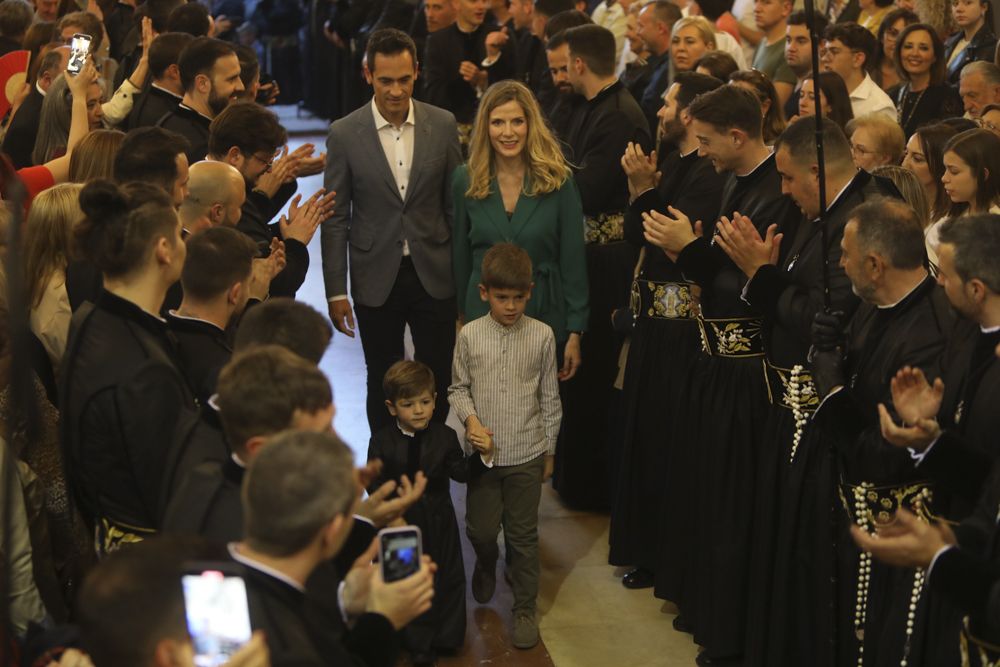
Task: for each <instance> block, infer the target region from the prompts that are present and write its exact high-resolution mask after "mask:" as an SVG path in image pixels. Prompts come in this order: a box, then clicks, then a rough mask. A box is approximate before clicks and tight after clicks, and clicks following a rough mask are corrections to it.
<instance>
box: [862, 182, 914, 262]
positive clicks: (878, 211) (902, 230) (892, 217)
mask: <svg viewBox="0 0 1000 667" xmlns="http://www.w3.org/2000/svg"><path fill="white" fill-rule="evenodd" d="M850 220H851V221H853V222H854V224H855V226H856V227H855V238H856V239H857V242H858V247H859V248H861V251H862V252H864V253H877V254H879V255H881V256H883V257H885V258H886V260H887V261H888V262H889V264H890V265H892V267H893V268H896V269H901V270H908V269H918V268H920V267H921V266H923V265H924V262H925V260H926V259H927V250H926V245H925V241H924V229H923V226H922V225H921V224H920V220H919V219H918V218H917V214H916V213H914V211H913V209H912V208H911V207H910V205H909V204H907V203H906V202H903V201H899V200H898V199H888V198H885V197H877V198H875V199H871V200H869V201H866V202H864V203H863V204H859V205H858V206H856V207H855V208H854V210H853V211H851V217H850Z"/></svg>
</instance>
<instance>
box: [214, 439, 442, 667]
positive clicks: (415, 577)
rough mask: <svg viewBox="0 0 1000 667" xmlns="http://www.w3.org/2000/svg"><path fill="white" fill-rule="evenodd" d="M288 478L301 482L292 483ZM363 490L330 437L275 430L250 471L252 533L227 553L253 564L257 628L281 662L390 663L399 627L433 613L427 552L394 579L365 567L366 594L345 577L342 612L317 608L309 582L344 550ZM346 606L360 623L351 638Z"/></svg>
mask: <svg viewBox="0 0 1000 667" xmlns="http://www.w3.org/2000/svg"><path fill="white" fill-rule="evenodd" d="M291 477H294V478H295V479H296V483H295V484H293V485H290V484H287V483H285V481H287V480H288V479H289V478H291ZM360 491H361V489H360V487H359V484H358V479H357V476H356V473H355V470H354V457H353V455H352V454H351V451H350V449H348V447H347V445H345V444H344V443H343V442H342V441H341V440H340V439H339V438H338V437H337V436H336V435H334V434H332V433H309V432H303V431H293V432H289V433H287V434H284V435H281V436H278V437H277V438H276V439H275V440H274V441H273V442H272V444H271V445H270V446H268V447H265V448H263V449H261V451H260V453H259V454H258V455H257V457H256V458H255V460H254V462H253V463H252V464H251V465H250V468H249V470H248V471H247V475H246V480H245V481H244V493H243V499H244V511H245V522H246V535H245V539H244V540H243V541H241V542H239V543H236V544H233V545H232V546H231V547H230V555H231V556H232V558H233V560H235V561H236V562H238V563H240V564H242V565H243V566H245V568H246V573H245V575H244V577H245V579H246V583H247V598H248V600H249V605H250V621H251V626H252V627H253V628H254V629H255V630H263V631H264V635H265V637H266V638H267V643H268V647H269V649H270V653H271V661H272V662H273V663H274V664H277V665H282V664H296V665H328V666H329V667H343V666H344V665H365V666H366V667H376V666H379V665H384V666H385V667H390V666H391V665H393V664H395V658H396V653H397V651H398V638H397V634H396V631H397V630H399V629H400V628H402V627H403V626H405V625H406V624H407V623H409V622H410V621H411V620H413V619H414V618H415V617H417V616H418V615H419V614H421V613H423V612H425V611H427V610H428V609H430V606H431V598H432V597H433V595H434V579H433V573H434V566H433V564H432V563H431V560H430V558H428V557H425V559H424V560H423V561H422V562H421V564H420V570H419V571H418V572H417V573H415V574H412V575H410V576H409V577H406V578H405V579H401V580H399V581H397V582H392V583H389V584H386V583H385V582H383V581H382V578H381V575H380V573H379V572H377V571H375V567H376V566H373V565H366V566H361V565H359V566H358V567H357V568H356V570H358V575H357V577H358V578H367V579H368V586H369V587H368V590H367V591H366V592H365V593H364V594H362V595H357V594H352V590H357V589H353V588H352V586H351V582H348V584H347V585H346V586H345V589H344V595H343V597H344V604H343V605H342V606H340V608H338V609H333V608H332V606H331V605H317V604H310V598H311V597H312V596H313V595H314V593H313V592H312V591H310V590H308V588H307V580H309V578H310V575H312V574H313V573H314V572H316V571H320V570H322V569H323V568H324V567H326V566H327V564H328V563H329V562H330V560H331V559H333V558H334V557H335V556H337V555H338V553H339V552H340V551H341V550H342V547H343V545H344V542H345V541H346V540H347V537H348V535H349V534H350V532H351V524H352V523H353V522H354V521H353V515H352V512H353V509H354V508H355V507H356V506H357V504H358V501H359V496H360ZM370 554H371V555H374V553H371V552H370ZM367 555H368V554H366V556H367ZM352 574H353V573H352ZM362 590H363V589H362ZM341 611H343V612H344V613H346V614H347V615H348V617H351V618H352V620H353V625H352V629H351V632H350V633H349V635H347V636H346V637H345V636H344V635H343V634H342V633H341V632H339V628H340V627H342V620H341V619H338V618H337V616H338V614H339V613H340V612H341ZM324 612H325V613H324Z"/></svg>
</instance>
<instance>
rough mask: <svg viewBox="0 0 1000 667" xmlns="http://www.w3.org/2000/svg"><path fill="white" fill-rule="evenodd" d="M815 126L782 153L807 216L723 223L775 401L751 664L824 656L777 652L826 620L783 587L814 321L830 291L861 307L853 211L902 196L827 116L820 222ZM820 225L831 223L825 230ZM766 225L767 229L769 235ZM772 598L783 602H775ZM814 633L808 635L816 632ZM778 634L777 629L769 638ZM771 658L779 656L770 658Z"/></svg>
mask: <svg viewBox="0 0 1000 667" xmlns="http://www.w3.org/2000/svg"><path fill="white" fill-rule="evenodd" d="M814 123H815V119H801V120H800V121H797V122H795V123H792V124H791V125H790V126H789V127H788V128H787V129H786V130H785V133H784V134H782V136H781V137H780V138H779V140H778V142H777V143H776V144H775V151H774V153H775V155H774V159H775V165H776V167H777V169H778V172H779V174H781V176H782V190H783V191H784V192H785V193H786V194H788V195H789V196H791V198H792V199H793V200H794V201H795V203H796V205H797V206H798V207H799V209H801V211H802V212H803V214H804V216H803V217H802V218H801V219H799V220H797V221H795V222H793V223H787V224H783V226H782V227H781V228H780V232H779V222H778V221H770V220H762V221H753V220H751V219H749V218H747V217H745V216H735V217H734V219H733V220H728V219H723V220H721V221H720V222H719V225H718V227H717V229H718V232H719V235H718V237H717V238H716V243H717V244H718V245H719V246H720V247H721V248H722V249H723V250H724V251H725V252H726V254H727V255H729V257H730V259H732V260H733V262H734V263H735V264H736V265H737V266H738V267H739V268H740V271H741V272H742V273H743V275H744V276H747V277H748V278H749V281H748V282H747V284H746V286H745V287H744V289H743V295H744V296H743V297H742V298H743V299H744V300H745V301H746V302H747V303H748V304H749V305H750V307H751V308H752V309H753V311H755V312H756V313H758V314H760V315H761V316H762V317H763V324H764V327H763V332H764V355H765V362H766V372H767V378H766V380H767V384H768V393H769V395H770V398H771V410H770V412H769V414H768V419H767V425H766V426H765V427H764V439H763V442H764V443H765V446H764V447H763V448H762V449H761V452H760V460H759V461H758V462H757V475H758V479H757V481H756V482H755V488H756V489H757V496H756V498H755V499H754V500H753V502H754V505H755V506H754V518H753V521H754V527H755V535H754V547H753V553H752V554H751V560H750V566H749V574H748V581H749V582H750V591H749V593H748V596H749V605H750V607H749V608H751V609H758V610H761V611H760V613H755V614H754V615H753V617H751V618H750V619H749V622H748V627H749V635H748V640H747V649H746V651H747V653H746V659H747V662H748V664H766V665H779V664H789V665H794V664H802V662H803V661H805V662H809V661H811V660H814V659H815V658H816V654H815V652H814V651H815V646H817V645H819V644H813V643H812V642H806V648H805V650H808V651H810V652H809V653H808V655H806V656H798V657H797V658H794V659H791V660H789V662H787V663H783V662H782V660H783V659H784V658H779V657H776V656H775V654H773V653H770V652H771V651H772V650H778V651H780V650H781V649H783V648H785V647H786V642H787V643H788V644H790V643H791V642H792V641H793V638H795V637H797V636H798V635H797V634H796V633H795V632H794V631H792V630H789V628H793V627H794V626H795V625H796V624H797V623H800V622H802V623H809V622H810V621H811V620H812V619H819V618H821V617H822V615H821V614H819V613H817V614H812V615H803V614H801V607H794V608H791V607H788V606H787V605H785V603H784V598H785V596H786V592H785V590H784V589H785V587H786V586H788V585H789V584H790V577H789V575H788V574H787V572H788V571H789V568H790V567H791V565H790V564H789V563H788V562H787V558H791V548H792V546H791V545H793V544H794V542H795V531H794V529H793V528H792V527H793V526H794V525H795V524H796V522H797V521H798V518H799V516H800V514H801V512H804V510H800V499H799V498H798V494H799V493H800V492H801V488H800V487H801V486H802V484H803V478H802V474H804V473H802V472H801V470H800V468H805V469H806V470H811V468H809V467H808V466H805V464H801V463H799V462H797V458H799V457H801V456H802V454H801V453H799V452H798V449H799V448H798V445H797V442H798V441H799V440H798V439H799V438H801V434H799V435H798V437H797V436H796V434H797V432H798V431H800V428H799V426H801V425H800V424H797V422H802V421H803V420H808V417H809V415H810V414H811V413H812V412H813V411H814V410H815V408H816V407H817V406H818V405H819V399H818V397H817V396H816V391H815V387H814V385H813V383H812V379H811V377H810V376H809V372H808V367H807V364H808V361H807V354H808V351H809V347H810V340H811V327H812V322H813V318H814V316H815V315H816V313H818V312H820V311H821V310H823V309H824V305H825V304H824V301H825V293H828V294H829V303H830V308H831V309H832V310H833V311H839V312H843V313H845V317H849V316H850V315H852V314H853V312H854V309H855V308H856V307H857V303H858V300H857V297H856V296H855V295H854V293H853V292H852V290H851V284H850V281H849V280H848V278H847V276H846V275H845V274H844V271H843V269H842V268H841V267H840V254H841V249H840V239H841V237H842V236H843V229H844V226H845V225H846V224H847V221H848V219H849V217H850V213H851V211H853V210H854V208H855V207H856V206H858V205H859V204H861V203H863V202H864V201H866V200H868V199H871V198H873V197H884V196H897V197H898V193H897V192H896V190H895V187H894V186H893V185H892V183H891V182H889V181H886V180H884V179H878V178H876V177H873V176H871V175H870V174H868V173H867V172H864V171H858V170H857V168H856V167H855V166H854V162H853V160H852V159H851V149H850V143H849V142H848V141H847V137H845V136H844V133H843V131H842V130H841V129H840V128H839V127H838V126H837V125H836V124H835V123H833V121H830V120H829V119H824V120H823V141H824V147H825V158H826V168H825V188H826V192H827V193H828V195H827V202H828V204H827V210H826V213H825V214H824V215H823V217H822V223H820V221H819V217H818V216H819V214H820V206H819V171H818V168H817V166H816V165H817V158H816V149H815V125H814ZM710 141H711V139H710ZM820 224H822V225H823V226H824V227H825V228H826V233H825V235H824V233H823V230H822V229H821V227H820ZM758 229H764V233H763V234H761V233H760V232H759V231H758ZM824 240H825V242H826V246H825V247H824V245H823V241H824ZM824 256H825V258H826V259H825V262H826V264H825V265H824ZM824 273H825V274H826V275H824ZM804 448H805V447H804ZM797 454H798V456H797ZM790 461H791V462H792V466H791V467H790V465H789V462H790ZM772 588H774V589H775V590H772ZM773 597H774V598H777V599H778V602H775V603H774V604H773V605H772V598H773ZM772 607H773V608H772ZM769 613H770V614H772V615H775V614H776V615H777V616H778V618H780V623H777V622H776V620H775V619H774V618H772V619H771V620H770V621H769V620H768V614H769ZM785 615H788V616H787V617H786V616H785ZM810 631H811V630H810ZM805 632H806V634H807V635H808V632H809V631H805ZM770 633H773V635H772V636H770V637H768V635H769V634H770ZM768 655H770V656H771V657H762V656H768ZM758 660H759V661H761V662H760V663H758V662H756V661H758Z"/></svg>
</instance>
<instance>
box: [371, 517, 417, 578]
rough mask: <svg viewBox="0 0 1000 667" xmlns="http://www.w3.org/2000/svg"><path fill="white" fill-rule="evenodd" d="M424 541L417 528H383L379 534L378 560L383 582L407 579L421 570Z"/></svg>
mask: <svg viewBox="0 0 1000 667" xmlns="http://www.w3.org/2000/svg"><path fill="white" fill-rule="evenodd" d="M422 556H423V539H422V538H421V535H420V529H419V528H417V527H416V526H401V527H399V528H383V529H382V530H380V531H379V532H378V559H379V563H380V565H381V567H382V581H384V582H386V583H387V584H388V583H391V582H393V581H399V580H400V579H406V578H407V577H409V576H410V575H412V574H416V573H417V572H418V571H419V570H420V560H421V557H422Z"/></svg>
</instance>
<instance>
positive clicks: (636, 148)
mask: <svg viewBox="0 0 1000 667" xmlns="http://www.w3.org/2000/svg"><path fill="white" fill-rule="evenodd" d="M621 163H622V169H623V170H624V171H625V175H626V176H628V192H629V196H630V197H631V198H633V199H635V198H636V197H638V196H639V195H640V194H642V193H643V192H645V191H646V190H649V189H651V188H655V187H656V186H657V184H658V183H659V182H660V176H661V174H660V172H658V171H657V170H656V151H655V150H654V151H650V152H649V155H646V154H645V153H644V152H643V150H642V146H640V145H639V144H636V143H633V142H631V141H630V142H628V145H627V146H626V147H625V154H624V155H622V159H621Z"/></svg>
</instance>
